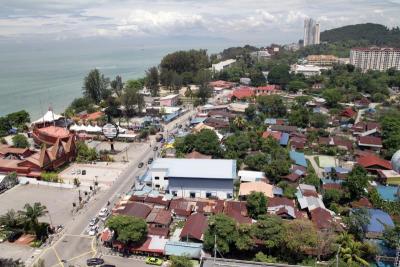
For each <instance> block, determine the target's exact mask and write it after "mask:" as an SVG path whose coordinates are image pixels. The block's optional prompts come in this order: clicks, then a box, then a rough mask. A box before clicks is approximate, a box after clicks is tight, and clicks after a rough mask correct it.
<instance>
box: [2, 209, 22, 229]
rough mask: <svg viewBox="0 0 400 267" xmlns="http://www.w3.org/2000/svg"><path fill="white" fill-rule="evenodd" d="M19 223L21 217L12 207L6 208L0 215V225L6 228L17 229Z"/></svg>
mask: <svg viewBox="0 0 400 267" xmlns="http://www.w3.org/2000/svg"><path fill="white" fill-rule="evenodd" d="M21 223H22V218H21V216H20V214H19V213H18V212H16V211H15V210H13V209H11V210H8V211H7V212H6V213H5V214H3V215H1V216H0V225H4V227H5V228H6V229H8V230H13V229H18V228H19V227H20V226H21Z"/></svg>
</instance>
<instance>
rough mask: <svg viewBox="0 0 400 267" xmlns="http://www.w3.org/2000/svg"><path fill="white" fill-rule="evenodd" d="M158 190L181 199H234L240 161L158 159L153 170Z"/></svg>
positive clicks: (151, 174)
mask: <svg viewBox="0 0 400 267" xmlns="http://www.w3.org/2000/svg"><path fill="white" fill-rule="evenodd" d="M149 172H150V176H151V184H152V187H153V188H154V189H158V190H161V191H166V192H169V193H170V194H172V195H174V196H177V197H186V198H189V197H190V198H210V197H217V198H219V199H229V198H232V197H233V182H234V179H236V176H237V175H236V160H227V159H175V158H158V159H156V160H155V161H154V162H153V164H152V165H151V167H150V170H149Z"/></svg>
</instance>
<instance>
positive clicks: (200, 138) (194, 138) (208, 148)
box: [175, 129, 221, 157]
mask: <svg viewBox="0 0 400 267" xmlns="http://www.w3.org/2000/svg"><path fill="white" fill-rule="evenodd" d="M175 149H176V151H177V152H179V153H182V154H186V153H190V152H192V151H193V150H196V151H198V152H200V153H203V154H206V155H212V156H214V157H217V156H219V155H221V146H220V143H219V138H218V136H217V134H216V133H215V132H214V131H213V130H210V129H203V130H201V131H200V132H199V133H196V134H188V135H186V136H185V137H184V138H183V139H179V138H177V139H176V141H175Z"/></svg>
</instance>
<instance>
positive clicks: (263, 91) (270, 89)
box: [254, 84, 281, 96]
mask: <svg viewBox="0 0 400 267" xmlns="http://www.w3.org/2000/svg"><path fill="white" fill-rule="evenodd" d="M254 91H255V94H256V96H261V95H275V94H279V93H281V90H280V86H279V85H275V84H272V85H266V86H260V87H256V88H254Z"/></svg>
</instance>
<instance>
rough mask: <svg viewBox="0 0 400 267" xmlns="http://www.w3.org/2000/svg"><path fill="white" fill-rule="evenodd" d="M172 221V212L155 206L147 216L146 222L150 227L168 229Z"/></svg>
mask: <svg viewBox="0 0 400 267" xmlns="http://www.w3.org/2000/svg"><path fill="white" fill-rule="evenodd" d="M171 221H172V216H171V212H170V211H169V210H165V209H160V208H153V209H152V210H151V212H150V213H149V215H147V218H146V223H147V224H148V225H149V227H150V228H164V229H168V228H169V225H170V224H171Z"/></svg>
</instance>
